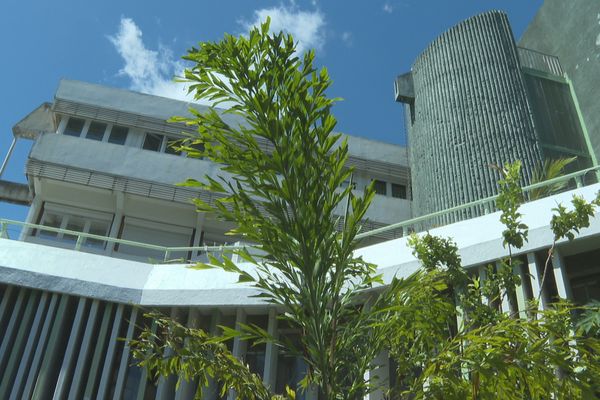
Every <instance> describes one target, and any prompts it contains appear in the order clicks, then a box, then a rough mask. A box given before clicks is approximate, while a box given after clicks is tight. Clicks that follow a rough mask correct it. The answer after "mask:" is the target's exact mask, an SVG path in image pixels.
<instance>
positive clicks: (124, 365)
mask: <svg viewBox="0 0 600 400" xmlns="http://www.w3.org/2000/svg"><path fill="white" fill-rule="evenodd" d="M137 317H138V308H137V307H132V308H131V314H130V316H129V325H128V326H127V334H126V336H125V345H124V346H123V353H122V354H121V360H120V362H119V367H118V368H119V369H118V371H119V372H118V373H117V383H116V384H115V395H114V397H113V398H114V399H116V400H120V399H121V396H123V389H125V378H126V377H127V369H128V366H129V353H130V351H131V347H130V346H129V341H130V340H131V339H133V333H134V331H135V324H136V323H137Z"/></svg>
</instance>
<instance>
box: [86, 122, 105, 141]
mask: <svg viewBox="0 0 600 400" xmlns="http://www.w3.org/2000/svg"><path fill="white" fill-rule="evenodd" d="M104 132H106V124H103V123H102V122H96V121H92V122H91V123H90V127H89V128H88V131H87V133H86V135H85V137H86V138H87V139H92V140H97V141H99V142H101V141H102V139H103V138H104Z"/></svg>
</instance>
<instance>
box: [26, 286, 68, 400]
mask: <svg viewBox="0 0 600 400" xmlns="http://www.w3.org/2000/svg"><path fill="white" fill-rule="evenodd" d="M59 297H60V295H59V294H57V293H54V294H53V295H52V298H51V299H50V305H49V306H48V310H47V312H46V315H45V318H44V325H43V327H42V331H41V333H40V338H39V340H38V343H37V346H36V348H35V351H34V356H33V361H32V362H31V367H30V368H29V371H28V374H27V381H26V382H25V388H24V389H23V393H22V395H21V397H20V398H21V399H30V398H32V396H33V389H34V388H35V385H36V382H37V378H38V372H39V370H40V366H41V363H42V358H43V357H44V354H45V352H46V346H47V344H48V340H49V338H50V330H51V328H52V324H53V323H54V318H55V316H56V310H57V307H58V300H59Z"/></svg>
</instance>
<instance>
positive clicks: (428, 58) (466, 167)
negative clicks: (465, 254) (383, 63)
mask: <svg viewBox="0 0 600 400" xmlns="http://www.w3.org/2000/svg"><path fill="white" fill-rule="evenodd" d="M398 79H399V81H401V83H400V84H398V83H397V85H396V89H397V99H398V100H399V101H403V102H405V103H407V106H406V109H407V118H406V120H407V125H408V135H409V144H410V151H411V154H410V165H411V173H412V182H413V200H414V202H413V204H414V212H415V215H424V214H428V213H432V212H435V211H439V210H444V209H447V208H450V207H454V206H457V205H460V204H464V203H467V202H471V201H474V200H478V199H482V198H485V197H488V196H492V195H494V194H496V192H497V183H496V182H497V180H498V173H497V172H496V171H494V170H493V169H492V168H490V167H489V165H490V164H497V165H500V164H503V163H505V162H507V161H514V160H521V161H522V162H523V171H524V178H525V181H526V182H528V181H529V178H530V176H531V172H532V170H533V168H534V167H535V166H536V165H538V164H539V163H540V162H541V160H542V153H541V150H540V148H539V146H538V144H537V139H536V134H535V131H534V125H533V119H532V115H531V109H530V106H529V103H528V100H527V94H526V88H525V84H524V80H523V76H522V73H521V69H520V64H519V59H518V54H517V48H516V45H515V41H514V38H513V34H512V31H511V28H510V25H509V23H508V18H507V16H506V14H504V13H502V12H499V11H491V12H488V13H485V14H481V15H477V16H475V17H472V18H469V19H467V20H465V21H463V22H462V23H460V24H458V25H456V26H455V27H453V28H451V29H450V30H448V31H447V32H445V33H444V34H442V35H441V36H440V37H439V38H437V39H436V40H435V41H434V42H433V43H431V44H430V46H429V47H428V48H427V49H426V50H425V51H424V52H423V53H422V54H421V55H420V56H419V58H418V59H417V60H416V61H415V63H414V65H413V68H412V74H411V75H404V76H401V77H399V78H398ZM402 81H403V83H404V86H403V85H402ZM407 82H408V83H407ZM411 83H412V84H411ZM406 88H409V89H408V90H407V89H406ZM398 90H400V91H402V90H404V92H405V93H404V95H403V93H398ZM465 216H466V215H465ZM462 217H463V216H462V215H457V216H455V217H454V218H451V219H452V220H454V219H461V218H462ZM444 222H451V221H444Z"/></svg>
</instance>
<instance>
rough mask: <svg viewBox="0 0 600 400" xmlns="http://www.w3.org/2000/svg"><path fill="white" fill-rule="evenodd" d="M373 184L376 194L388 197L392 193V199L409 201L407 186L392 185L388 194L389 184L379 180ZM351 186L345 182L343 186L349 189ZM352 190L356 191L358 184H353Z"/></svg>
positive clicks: (375, 180)
mask: <svg viewBox="0 0 600 400" xmlns="http://www.w3.org/2000/svg"><path fill="white" fill-rule="evenodd" d="M373 182H374V183H373V189H374V190H375V193H376V194H380V195H382V196H387V195H388V193H391V195H392V197H394V198H397V199H408V191H407V189H406V185H401V184H399V183H390V188H391V190H390V191H389V192H388V182H386V181H382V180H379V179H373ZM349 184H350V182H349V181H344V182H343V183H342V185H341V186H342V187H348V185H349ZM352 189H356V182H352Z"/></svg>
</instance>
